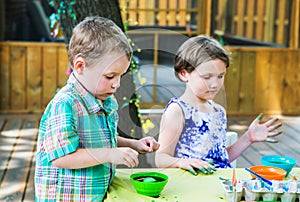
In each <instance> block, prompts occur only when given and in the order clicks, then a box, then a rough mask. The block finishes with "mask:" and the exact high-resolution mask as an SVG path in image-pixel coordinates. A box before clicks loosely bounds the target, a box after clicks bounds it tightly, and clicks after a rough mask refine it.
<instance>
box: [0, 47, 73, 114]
mask: <svg viewBox="0 0 300 202" xmlns="http://www.w3.org/2000/svg"><path fill="white" fill-rule="evenodd" d="M0 62H1V63H0V72H1V74H0V83H1V84H0V92H1V93H0V95H1V99H0V111H1V112H36V111H38V112H39V111H42V110H43V109H44V107H45V106H46V104H47V103H48V102H49V100H50V99H51V98H52V96H53V94H54V93H55V91H56V89H57V88H60V87H62V86H63V85H64V84H65V82H66V79H67V75H66V73H65V72H66V70H67V63H68V61H67V51H66V47H65V44H63V43H32V42H30V43H28V42H1V43H0Z"/></svg>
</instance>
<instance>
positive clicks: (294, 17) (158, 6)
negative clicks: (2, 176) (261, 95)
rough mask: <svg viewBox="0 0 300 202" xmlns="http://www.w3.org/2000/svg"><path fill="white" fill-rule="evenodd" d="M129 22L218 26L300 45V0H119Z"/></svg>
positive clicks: (189, 29)
mask: <svg viewBox="0 0 300 202" xmlns="http://www.w3.org/2000/svg"><path fill="white" fill-rule="evenodd" d="M120 7H121V10H122V18H123V20H124V21H128V24H129V25H130V26H133V27H136V28H140V27H164V28H167V29H170V28H172V29H174V30H176V31H178V30H181V31H183V32H185V33H187V34H191V35H193V34H207V35H212V34H214V32H215V31H216V30H219V31H221V32H223V33H224V34H230V35H234V36H239V37H245V38H246V39H253V40H258V41H263V42H268V43H275V44H281V45H284V46H288V47H291V48H299V36H300V35H299V32H300V20H299V19H300V0H180V1H176V0H120Z"/></svg>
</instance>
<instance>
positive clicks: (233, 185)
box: [232, 168, 237, 202]
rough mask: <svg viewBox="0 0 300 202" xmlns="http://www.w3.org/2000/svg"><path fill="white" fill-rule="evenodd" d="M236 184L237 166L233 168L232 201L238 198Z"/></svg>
mask: <svg viewBox="0 0 300 202" xmlns="http://www.w3.org/2000/svg"><path fill="white" fill-rule="evenodd" d="M236 184H237V180H236V173H235V168H233V170H232V187H233V197H232V201H234V202H235V201H236V200H237V192H236Z"/></svg>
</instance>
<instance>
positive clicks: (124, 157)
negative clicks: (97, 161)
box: [108, 147, 139, 168]
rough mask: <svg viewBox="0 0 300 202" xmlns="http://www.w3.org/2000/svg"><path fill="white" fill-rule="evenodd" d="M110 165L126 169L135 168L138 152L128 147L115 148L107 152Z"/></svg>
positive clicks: (137, 161)
mask: <svg viewBox="0 0 300 202" xmlns="http://www.w3.org/2000/svg"><path fill="white" fill-rule="evenodd" d="M108 155H109V159H110V161H109V162H110V163H113V164H123V165H126V166H127V167H130V168H132V167H136V166H138V164H139V160H138V155H139V154H138V152H137V151H135V150H134V149H131V148H129V147H117V148H113V149H111V152H109V154H108Z"/></svg>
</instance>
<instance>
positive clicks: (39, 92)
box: [0, 42, 300, 115]
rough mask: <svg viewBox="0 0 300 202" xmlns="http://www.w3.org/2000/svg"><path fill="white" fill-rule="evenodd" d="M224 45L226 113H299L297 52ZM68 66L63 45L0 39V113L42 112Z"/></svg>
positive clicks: (299, 60) (299, 64) (60, 85)
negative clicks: (227, 63)
mask: <svg viewBox="0 0 300 202" xmlns="http://www.w3.org/2000/svg"><path fill="white" fill-rule="evenodd" d="M228 48H229V49H230V50H231V51H232V58H233V63H232V65H231V66H230V67H229V69H228V73H227V76H226V81H225V88H226V94H227V110H228V113H231V114H233V113H235V114H237V113H241V114H257V113H259V112H264V113H267V114H280V113H282V114H295V115H296V114H298V115H299V114H300V88H299V87H300V76H299V70H300V51H299V50H296V49H287V48H283V49H281V48H243V47H228ZM66 69H67V53H66V48H65V44H64V43H24V42H1V43H0V73H1V74H0V95H1V99H0V112H2V113H4V112H41V111H43V110H44V108H45V106H46V104H47V103H48V102H49V100H50V99H51V98H52V96H53V95H54V93H55V91H56V90H57V89H58V88H61V87H62V86H63V85H64V84H65V82H66V80H67V75H66V74H65V72H66ZM166 102H167V100H166ZM148 104H149V103H148ZM150 104H153V105H155V104H158V103H150ZM159 104H160V105H164V104H165V103H159ZM146 105H147V103H141V107H142V108H143V107H144V106H146ZM148 106H149V105H148Z"/></svg>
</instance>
